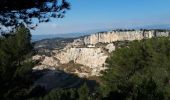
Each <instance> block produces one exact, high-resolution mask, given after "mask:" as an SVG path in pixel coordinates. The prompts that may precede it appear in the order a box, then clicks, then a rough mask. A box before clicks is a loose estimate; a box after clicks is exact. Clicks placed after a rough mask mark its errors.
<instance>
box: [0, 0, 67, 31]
mask: <svg viewBox="0 0 170 100" xmlns="http://www.w3.org/2000/svg"><path fill="white" fill-rule="evenodd" d="M68 9H70V4H69V3H68V1H67V0H0V27H1V28H2V26H5V27H10V28H15V27H16V26H19V25H20V24H25V25H27V26H28V27H29V28H34V27H35V26H36V25H37V23H41V22H48V21H50V18H63V17H64V14H65V12H66V10H68ZM35 19H36V20H38V21H36V22H37V23H36V24H33V20H35Z"/></svg>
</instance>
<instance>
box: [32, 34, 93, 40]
mask: <svg viewBox="0 0 170 100" xmlns="http://www.w3.org/2000/svg"><path fill="white" fill-rule="evenodd" d="M89 34H91V33H67V34H49V35H45V34H41V35H32V41H33V42H34V41H39V40H42V39H53V38H76V37H80V36H84V35H89Z"/></svg>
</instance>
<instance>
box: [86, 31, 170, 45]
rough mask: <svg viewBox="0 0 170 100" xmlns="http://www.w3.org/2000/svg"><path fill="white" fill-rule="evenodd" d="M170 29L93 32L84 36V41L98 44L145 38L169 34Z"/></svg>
mask: <svg viewBox="0 0 170 100" xmlns="http://www.w3.org/2000/svg"><path fill="white" fill-rule="evenodd" d="M169 34H170V32H169V31H164V32H160V31H155V30H150V31H111V32H101V33H97V34H92V35H90V36H87V37H84V38H83V41H84V43H85V44H97V43H111V42H115V41H124V40H129V41H133V40H141V39H144V38H152V37H160V36H169Z"/></svg>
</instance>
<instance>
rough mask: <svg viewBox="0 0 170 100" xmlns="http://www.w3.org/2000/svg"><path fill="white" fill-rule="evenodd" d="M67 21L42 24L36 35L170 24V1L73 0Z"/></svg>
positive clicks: (66, 16)
mask: <svg viewBox="0 0 170 100" xmlns="http://www.w3.org/2000/svg"><path fill="white" fill-rule="evenodd" d="M69 2H70V4H71V10H69V11H67V13H66V15H65V18H63V19H55V20H52V21H51V22H50V23H42V24H39V26H38V27H37V29H36V30H35V31H32V34H62V33H74V32H89V31H93V30H102V29H103V30H104V29H114V28H133V27H143V26H150V25H166V24H170V0H69Z"/></svg>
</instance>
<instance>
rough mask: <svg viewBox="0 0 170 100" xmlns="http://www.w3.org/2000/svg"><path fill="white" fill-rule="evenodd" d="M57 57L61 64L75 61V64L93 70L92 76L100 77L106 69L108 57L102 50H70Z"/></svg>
mask: <svg viewBox="0 0 170 100" xmlns="http://www.w3.org/2000/svg"><path fill="white" fill-rule="evenodd" d="M55 57H56V58H57V59H58V60H59V61H60V63H61V64H66V63H69V62H70V61H74V63H77V64H81V65H84V66H85V67H89V68H91V69H93V70H92V74H91V75H98V74H99V72H100V71H101V70H103V69H104V63H105V60H106V58H107V57H108V56H107V55H106V54H105V53H104V52H103V50H102V49H101V48H70V49H68V50H66V51H62V52H61V53H59V54H56V55H55Z"/></svg>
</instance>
